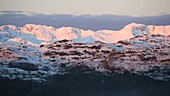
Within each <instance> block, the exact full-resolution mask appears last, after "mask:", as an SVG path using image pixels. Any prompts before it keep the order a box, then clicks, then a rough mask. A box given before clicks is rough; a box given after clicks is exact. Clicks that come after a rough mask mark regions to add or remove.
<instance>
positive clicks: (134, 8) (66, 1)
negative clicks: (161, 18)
mask: <svg viewBox="0 0 170 96" xmlns="http://www.w3.org/2000/svg"><path fill="white" fill-rule="evenodd" d="M169 4H170V0H0V11H26V12H36V13H43V14H71V15H85V14H86V15H103V14H112V15H128V16H138V17H139V16H156V15H162V14H169V13H170V6H169Z"/></svg>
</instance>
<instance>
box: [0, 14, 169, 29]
mask: <svg viewBox="0 0 170 96" xmlns="http://www.w3.org/2000/svg"><path fill="white" fill-rule="evenodd" d="M133 22H135V23H141V24H146V25H170V14H165V15H159V16H141V17H133V16H126V15H124V16H123V15H111V14H105V15H95V16H92V15H79V16H75V15H71V14H48V15H47V14H42V13H35V12H24V11H0V26H2V25H9V24H10V25H16V26H20V27H21V26H24V25H25V24H29V23H31V24H41V25H49V26H53V27H56V28H59V27H63V26H66V27H67V26H69V27H76V28H80V29H85V30H88V29H90V30H94V31H96V30H102V29H108V30H119V29H122V28H123V27H124V26H126V25H127V24H129V23H133Z"/></svg>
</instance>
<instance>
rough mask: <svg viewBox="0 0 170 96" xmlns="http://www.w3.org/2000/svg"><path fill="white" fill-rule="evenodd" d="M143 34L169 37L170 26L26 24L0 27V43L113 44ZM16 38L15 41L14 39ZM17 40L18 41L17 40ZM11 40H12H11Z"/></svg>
mask: <svg viewBox="0 0 170 96" xmlns="http://www.w3.org/2000/svg"><path fill="white" fill-rule="evenodd" d="M145 34H148V35H152V34H160V35H165V36H167V35H170V26H154V25H143V24H136V23H131V24H129V25H127V26H125V27H124V28H123V29H122V30H118V31H114V30H98V31H91V30H82V29H77V28H73V27H62V28H58V29H56V28H54V27H52V26H46V25H35V24H26V25H25V26H23V27H16V26H14V25H4V26H1V27H0V38H1V41H2V40H4V41H7V42H8V41H13V42H14V41H15V42H18V41H26V42H29V44H35V45H36V44H38V45H39V44H41V43H42V42H51V41H57V40H63V39H68V40H73V41H76V42H81V43H93V42H95V41H102V42H105V43H115V42H117V41H119V40H126V39H130V38H132V37H135V36H143V35H145ZM14 38H16V39H14ZM17 38H18V39H17ZM11 39H12V40H11Z"/></svg>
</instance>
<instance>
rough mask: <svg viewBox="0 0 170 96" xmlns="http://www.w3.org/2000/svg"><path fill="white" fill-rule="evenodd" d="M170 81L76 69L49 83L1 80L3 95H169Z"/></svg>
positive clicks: (50, 79)
mask: <svg viewBox="0 0 170 96" xmlns="http://www.w3.org/2000/svg"><path fill="white" fill-rule="evenodd" d="M169 89H170V81H159V80H154V79H151V78H149V77H145V76H139V75H135V74H129V73H125V74H109V75H106V74H103V73H98V72H94V71H92V70H89V69H85V68H83V69H82V68H74V69H73V70H70V72H69V73H67V74H65V75H56V76H53V77H49V78H48V81H47V82H41V83H40V82H35V81H24V80H19V79H15V80H10V79H6V78H0V96H170V91H169Z"/></svg>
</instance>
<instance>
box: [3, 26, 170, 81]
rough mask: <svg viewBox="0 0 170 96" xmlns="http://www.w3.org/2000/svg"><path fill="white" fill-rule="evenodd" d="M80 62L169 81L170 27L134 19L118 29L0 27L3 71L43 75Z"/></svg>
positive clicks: (24, 76)
mask: <svg viewBox="0 0 170 96" xmlns="http://www.w3.org/2000/svg"><path fill="white" fill-rule="evenodd" d="M76 66H87V67H88V68H91V69H94V70H96V71H100V72H106V71H107V72H118V73H124V72H127V71H128V72H130V73H135V74H144V75H147V76H149V77H152V78H154V79H159V80H170V75H169V72H170V26H154V25H143V24H136V23H132V24H129V25H127V26H125V27H124V28H123V29H122V30H118V31H113V30H99V31H91V30H82V29H77V28H72V27H62V28H58V29H56V28H53V27H51V26H45V25H34V24H27V25H25V26H23V27H16V26H14V25H4V26H1V27H0V74H1V75H0V76H3V77H8V78H22V79H34V80H42V78H44V77H47V76H49V75H53V74H63V73H64V71H65V70H67V69H68V68H70V67H76Z"/></svg>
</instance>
